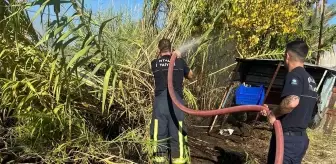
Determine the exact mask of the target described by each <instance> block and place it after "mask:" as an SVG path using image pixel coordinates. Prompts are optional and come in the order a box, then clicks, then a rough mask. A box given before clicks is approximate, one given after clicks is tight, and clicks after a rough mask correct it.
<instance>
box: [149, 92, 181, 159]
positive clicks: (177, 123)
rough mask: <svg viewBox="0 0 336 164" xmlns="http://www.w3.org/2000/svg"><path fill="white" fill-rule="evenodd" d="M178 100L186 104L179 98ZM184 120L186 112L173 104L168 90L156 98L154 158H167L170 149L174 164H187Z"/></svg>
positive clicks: (152, 122)
mask: <svg viewBox="0 0 336 164" xmlns="http://www.w3.org/2000/svg"><path fill="white" fill-rule="evenodd" d="M178 100H179V101H180V102H181V103H183V104H184V102H183V100H182V99H181V98H180V97H179V96H178ZM183 120H184V112H183V111H182V110H180V109H178V108H177V107H176V105H175V104H173V103H172V102H171V100H170V97H169V94H168V91H167V90H165V91H163V92H162V93H161V94H160V95H158V96H156V97H155V99H154V105H153V114H152V120H151V130H150V132H151V137H152V139H153V140H154V156H158V157H162V156H167V148H168V147H170V150H171V157H172V158H173V163H181V162H183V163H185V162H184V161H185V156H186V154H185V152H184V149H185V139H184V136H186V129H185V128H184V125H183V124H184V122H183ZM168 139H169V141H170V142H169V143H170V145H169V146H168V142H167V140H168ZM174 161H175V162H174Z"/></svg>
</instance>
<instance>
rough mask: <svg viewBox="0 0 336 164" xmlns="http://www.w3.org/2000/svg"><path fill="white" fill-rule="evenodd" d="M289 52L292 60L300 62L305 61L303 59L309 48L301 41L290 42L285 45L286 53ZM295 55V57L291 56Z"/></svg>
mask: <svg viewBox="0 0 336 164" xmlns="http://www.w3.org/2000/svg"><path fill="white" fill-rule="evenodd" d="M288 51H290V52H291V55H292V57H294V59H296V60H299V61H301V62H304V61H305V58H306V56H307V54H308V51H309V47H308V45H307V44H306V42H304V41H302V40H296V41H292V42H289V43H287V45H286V53H287V52H288ZM293 55H295V56H293Z"/></svg>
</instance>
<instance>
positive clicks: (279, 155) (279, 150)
mask: <svg viewBox="0 0 336 164" xmlns="http://www.w3.org/2000/svg"><path fill="white" fill-rule="evenodd" d="M175 60H176V55H175V54H173V55H172V56H171V59H170V63H169V68H168V91H169V94H170V97H171V99H172V101H173V103H174V104H175V105H176V106H177V107H178V108H180V109H181V110H182V111H184V112H186V113H188V114H191V115H196V116H215V115H223V114H228V113H235V112H247V111H249V112H260V111H262V110H269V109H268V108H266V107H263V106H260V105H242V106H235V107H229V108H223V109H216V110H202V111H196V110H193V109H190V108H188V107H185V106H184V105H182V104H181V103H180V102H179V101H178V100H177V98H176V95H175V91H174V86H173V83H172V82H173V70H174V63H175ZM273 126H274V130H275V136H276V155H275V164H282V162H283V153H284V138H283V132H282V126H281V123H280V121H279V120H276V121H275V122H274V124H273Z"/></svg>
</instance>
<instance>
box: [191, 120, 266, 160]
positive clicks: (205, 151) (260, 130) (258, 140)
mask: <svg viewBox="0 0 336 164" xmlns="http://www.w3.org/2000/svg"><path fill="white" fill-rule="evenodd" d="M193 122H194V123H195V121H193ZM197 122H198V124H196V125H195V124H189V126H188V136H189V137H188V143H189V146H190V149H191V159H192V163H193V164H198V163H199V164H213V163H231V164H242V163H265V162H266V155H267V152H268V144H269V138H270V134H271V132H270V131H269V130H270V128H269V126H268V125H267V123H261V122H258V123H257V125H256V126H255V127H254V128H253V126H251V125H247V124H241V125H238V126H237V125H235V126H233V125H226V126H225V127H226V128H228V127H230V128H232V129H234V130H235V131H234V132H233V134H232V135H231V136H224V135H220V134H219V126H218V127H217V128H214V129H213V130H212V132H211V133H210V134H208V133H207V131H208V127H207V126H208V125H209V121H204V120H202V121H200V122H199V121H197Z"/></svg>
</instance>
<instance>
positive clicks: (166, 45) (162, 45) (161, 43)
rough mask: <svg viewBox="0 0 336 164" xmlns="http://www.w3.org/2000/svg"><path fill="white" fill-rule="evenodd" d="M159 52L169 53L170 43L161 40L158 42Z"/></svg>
mask: <svg viewBox="0 0 336 164" xmlns="http://www.w3.org/2000/svg"><path fill="white" fill-rule="evenodd" d="M159 50H160V52H166V51H171V43H170V40H169V39H165V38H163V39H161V40H160V41H159Z"/></svg>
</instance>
